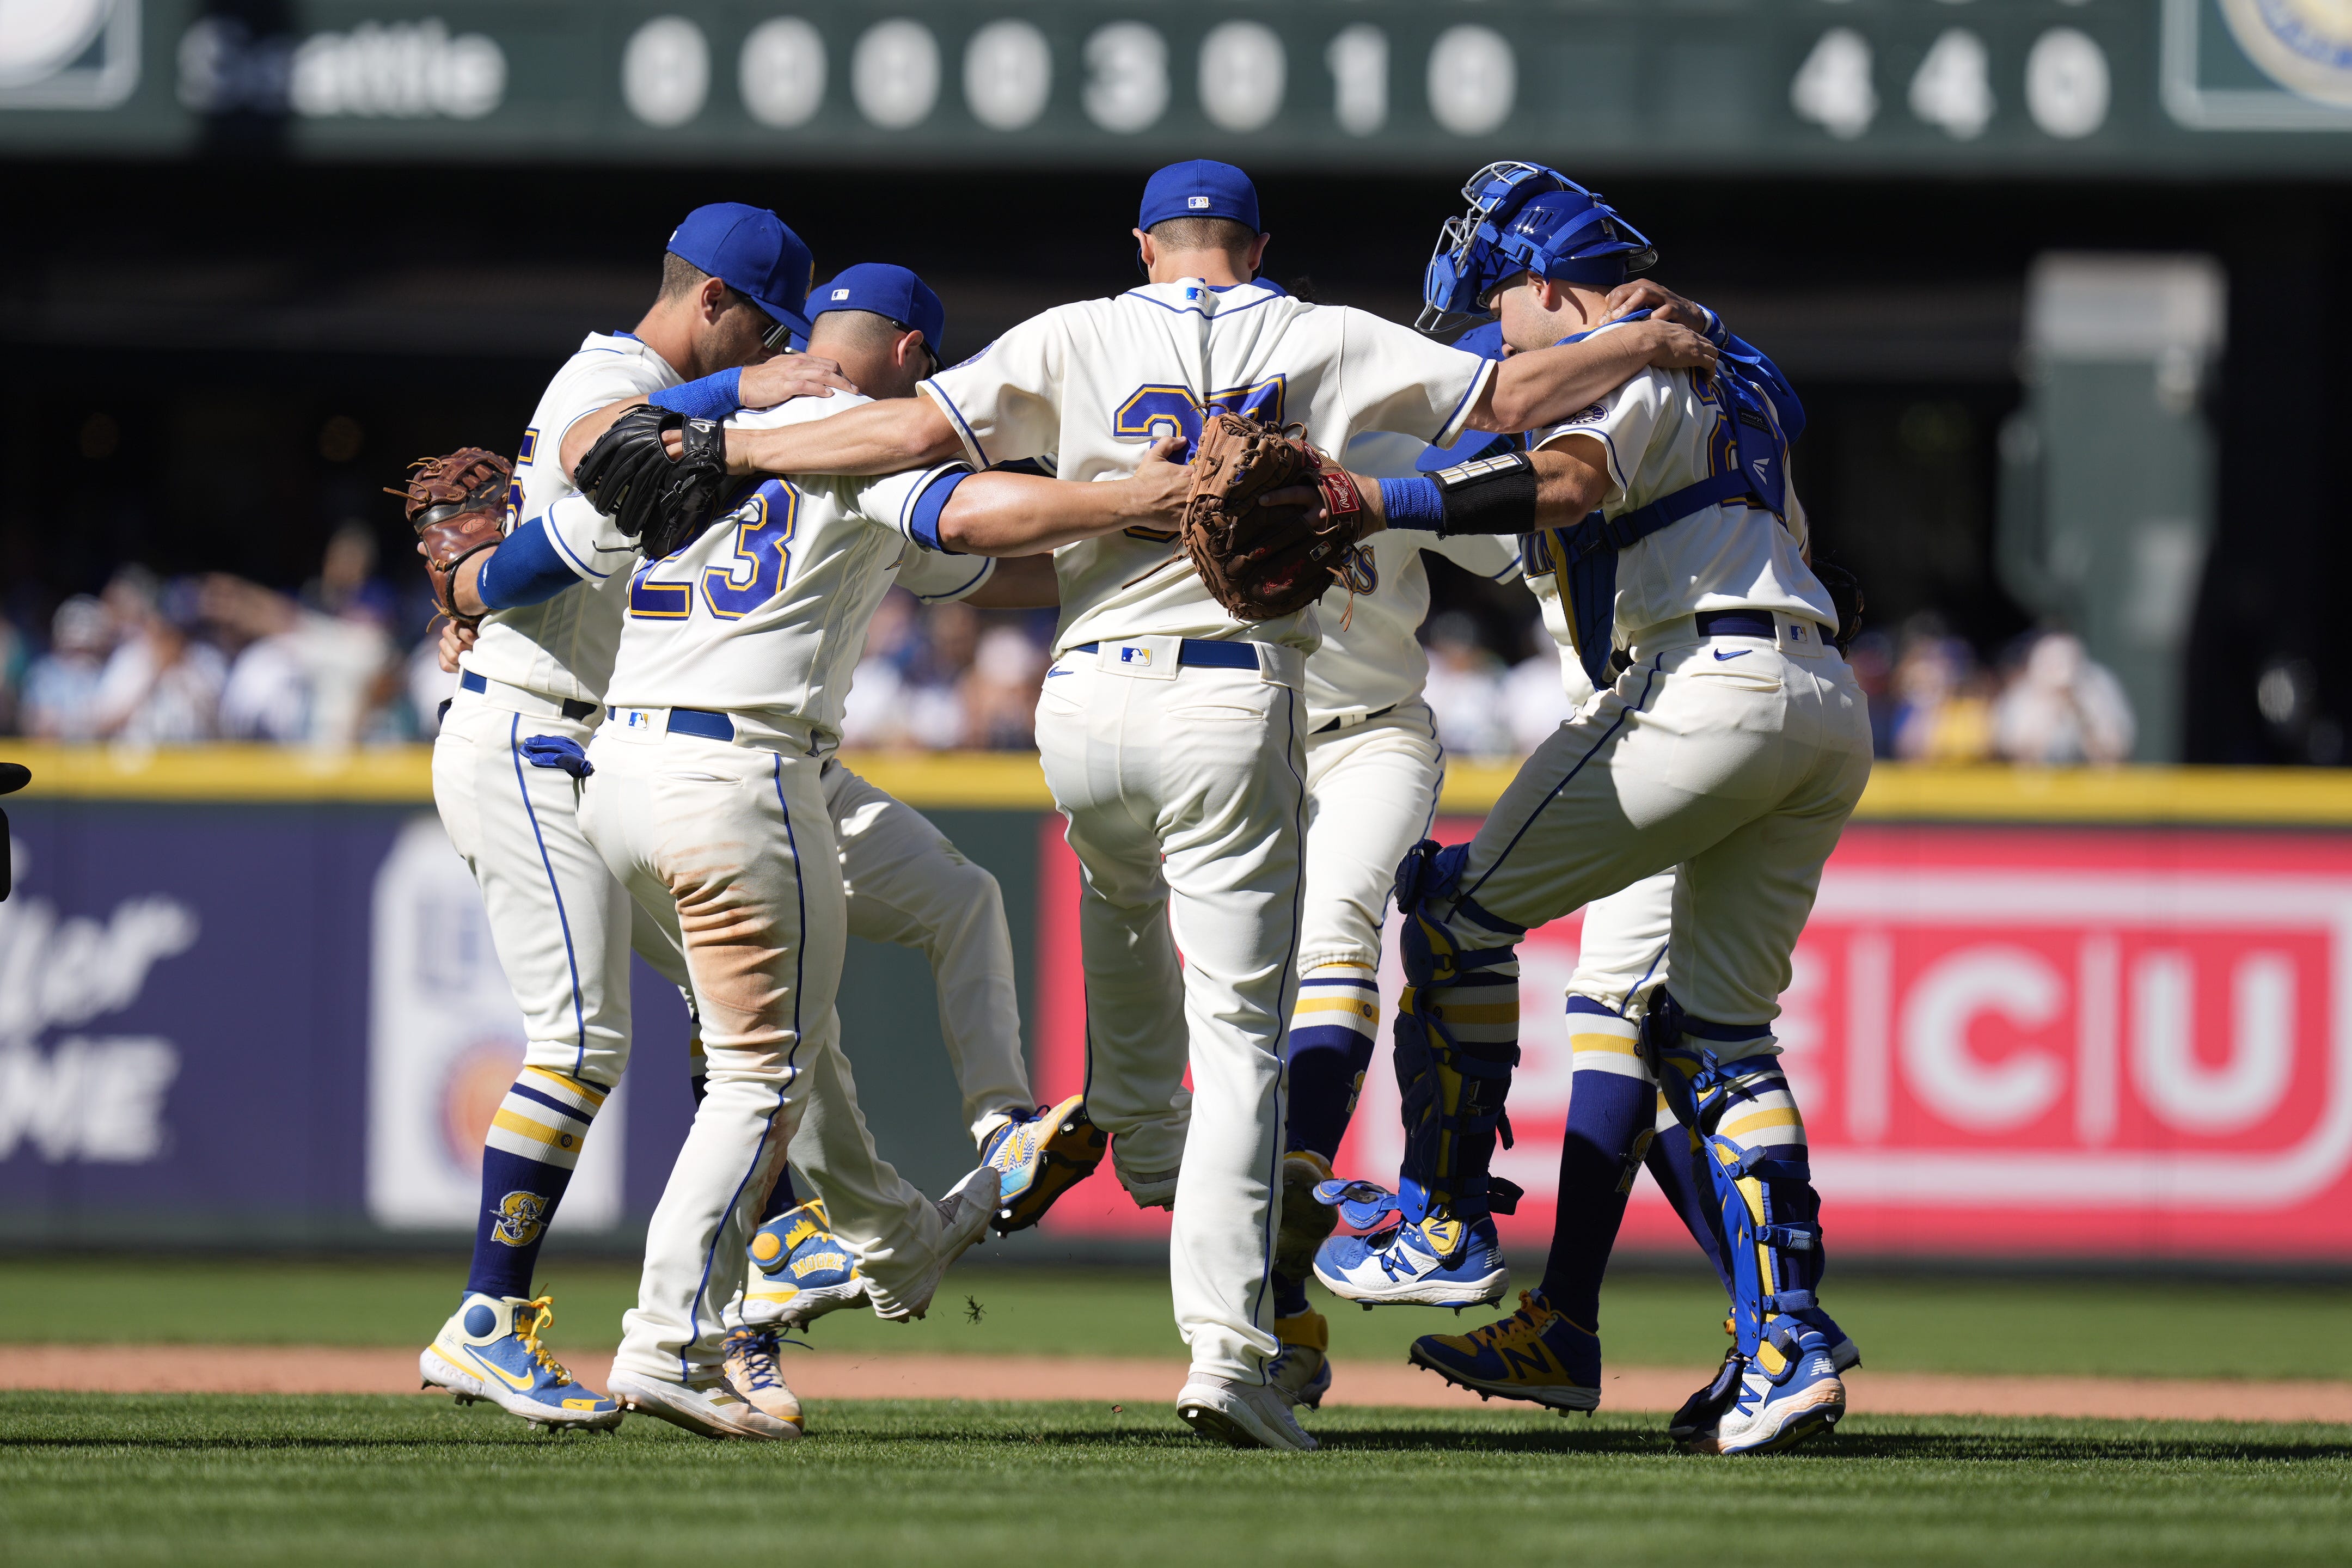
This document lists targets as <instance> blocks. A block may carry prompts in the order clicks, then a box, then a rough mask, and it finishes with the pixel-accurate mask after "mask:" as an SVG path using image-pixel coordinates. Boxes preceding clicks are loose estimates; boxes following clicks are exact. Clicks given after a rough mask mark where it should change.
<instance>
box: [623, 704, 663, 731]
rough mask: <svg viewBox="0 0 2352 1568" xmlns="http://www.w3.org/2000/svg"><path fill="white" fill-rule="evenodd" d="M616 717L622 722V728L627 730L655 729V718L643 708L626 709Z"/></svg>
mask: <svg viewBox="0 0 2352 1568" xmlns="http://www.w3.org/2000/svg"><path fill="white" fill-rule="evenodd" d="M614 717H615V718H617V719H619V720H620V721H621V728H623V729H625V730H650V729H652V728H653V727H654V716H653V715H652V714H650V713H648V712H646V710H644V709H642V708H624V709H622V710H621V711H620V712H619V713H617V714H615V715H614Z"/></svg>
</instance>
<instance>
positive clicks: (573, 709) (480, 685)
mask: <svg viewBox="0 0 2352 1568" xmlns="http://www.w3.org/2000/svg"><path fill="white" fill-rule="evenodd" d="M457 684H458V685H459V686H461V687H464V688H465V689H467V690H468V691H477V692H480V693H481V694H482V695H484V696H486V697H487V696H488V695H489V690H490V683H489V682H488V681H487V680H485V679H482V678H481V677H480V676H478V675H476V674H475V673H474V672H473V671H472V670H470V669H469V670H467V671H466V673H465V674H463V675H461V676H459V677H458V678H457ZM549 700H550V701H552V700H553V699H552V698H551V699H549ZM595 711H596V704H594V703H593V702H583V701H581V700H579V699H578V698H576V697H567V698H565V699H564V700H563V716H564V717H565V718H566V719H569V720H572V721H573V722H574V723H577V722H578V721H581V720H583V719H585V718H587V717H588V716H589V715H590V714H592V713H593V712H595Z"/></svg>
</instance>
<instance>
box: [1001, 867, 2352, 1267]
mask: <svg viewBox="0 0 2352 1568" xmlns="http://www.w3.org/2000/svg"><path fill="white" fill-rule="evenodd" d="M1055 826H1057V825H1055ZM1475 826H1476V825H1475V822H1467V821H1451V822H1443V823H1441V824H1440V825H1439V830H1438V831H1439V837H1442V838H1444V839H1446V840H1447V841H1449V842H1452V841H1458V840H1460V839H1463V838H1466V837H1469V835H1470V834H1471V833H1472V832H1473V831H1475ZM1040 857H1041V871H1040V875H1041V879H1042V885H1041V889H1040V895H1041V900H1040V901H1041V905H1042V907H1043V910H1044V911H1045V918H1044V919H1043V921H1041V926H1040V932H1039V938H1040V942H1041V943H1042V944H1049V945H1045V946H1044V947H1042V948H1041V955H1040V963H1039V973H1040V974H1041V976H1042V977H1043V982H1042V985H1043V994H1041V996H1040V1000H1039V1007H1040V1012H1039V1019H1038V1023H1039V1039H1040V1043H1041V1047H1042V1051H1041V1061H1040V1069H1041V1079H1042V1081H1041V1084H1040V1089H1041V1090H1042V1091H1043V1092H1045V1093H1046V1094H1048V1095H1049V1096H1050V1095H1054V1094H1060V1093H1065V1092H1070V1091H1071V1088H1072V1087H1074V1086H1075V1085H1076V1083H1078V1082H1080V1081H1082V1079H1083V1072H1084V1049H1085V1047H1084V1040H1085V1035H1084V1019H1085V1013H1084V1007H1085V998H1084V995H1083V992H1082V990H1081V988H1080V986H1079V982H1078V973H1079V971H1078V959H1077V952H1076V896H1077V879H1076V863H1075V860H1074V858H1072V857H1071V856H1070V854H1069V851H1068V850H1067V849H1066V847H1063V845H1062V844H1061V842H1060V838H1059V835H1058V832H1056V831H1054V830H1053V829H1052V828H1050V827H1049V829H1048V830H1047V831H1046V832H1045V835H1044V840H1043V842H1042V843H1041V847H1040ZM1577 928H1578V921H1577V920H1576V919H1575V918H1574V917H1571V918H1570V919H1568V920H1565V921H1558V922H1555V923H1554V924H1552V925H1549V926H1547V927H1544V928H1542V929H1540V930H1539V931H1536V932H1534V933H1532V934H1531V935H1530V936H1529V938H1528V941H1527V942H1525V943H1524V944H1523V945H1522V947H1521V949H1520V954H1521V971H1522V975H1521V1016H1522V1017H1523V1018H1524V1019H1525V1020H1526V1022H1525V1024H1524V1026H1523V1032H1522V1036H1521V1048H1522V1052H1523V1059H1522V1061H1521V1064H1520V1067H1519V1068H1518V1071H1517V1078H1516V1081H1515V1083H1514V1086H1513V1090H1512V1098H1511V1121H1512V1124H1513V1127H1514V1129H1515V1130H1516V1132H1517V1146H1516V1147H1515V1148H1513V1149H1511V1150H1508V1151H1505V1152H1501V1153H1499V1154H1498V1156H1497V1158H1496V1171H1497V1172H1498V1173H1501V1174H1504V1175H1507V1176H1508V1177H1509V1178H1510V1179H1512V1180H1513V1181H1515V1182H1517V1183H1518V1184H1520V1185H1521V1186H1523V1187H1525V1188H1526V1189H1527V1191H1528V1198H1527V1201H1526V1202H1525V1203H1524V1204H1522V1205H1521V1208H1520V1212H1519V1213H1518V1214H1517V1215H1513V1216H1508V1217H1506V1218H1505V1219H1504V1220H1503V1221H1502V1228H1503V1234H1504V1237H1505V1239H1506V1240H1507V1242H1509V1243H1510V1244H1512V1245H1514V1246H1515V1247H1528V1248H1538V1247H1542V1246H1544V1245H1545V1244H1547V1243H1548V1241H1549V1237H1550V1223H1551V1208H1552V1200H1553V1197H1554V1194H1555V1191H1556V1184H1557V1172H1558V1167H1559V1144H1560V1138H1561V1133H1562V1130H1563V1128H1564V1126H1565V1123H1566V1118H1567V1113H1568V1104H1569V1096H1570V1083H1571V1079H1572V1072H1571V1068H1570V1051H1569V1047H1568V1032H1567V1026H1566V1021H1565V1016H1564V1014H1563V1012H1562V1007H1561V994H1562V991H1563V989H1564V987H1565V984H1566V982H1567V981H1568V979H1569V976H1570V973H1572V972H1573V970H1574V968H1575V961H1576V942H1577ZM1051 944H1058V945H1051ZM1389 951H1390V956H1389V957H1388V958H1387V962H1386V965H1385V970H1384V973H1383V975H1382V981H1381V991H1382V999H1383V1026H1384V1028H1385V1026H1386V1020H1387V1019H1389V1018H1390V1017H1391V1016H1393V1013H1394V1009H1395V1003H1396V996H1397V993H1398V990H1399V988H1400V986H1401V984H1402V977H1401V976H1400V975H1399V974H1398V973H1397V972H1396V968H1395V963H1394V960H1393V956H1392V955H1393V952H1394V942H1393V940H1391V942H1390V943H1389ZM2347 977H2352V843H2347V840H2346V839H2345V838H2344V837H2340V836H2334V835H2320V834H2308V835H2306V834H2292V833H2282V834H2249V833H2228V832H2194V831H2180V830H2170V829H2167V830H2136V829H2104V828H2094V829H2073V828H2026V829H1999V828H1988V827H1974V826H1939V827H1926V826H1879V825H1856V826H1853V827H1851V828H1850V829H1849V830H1848V832H1847V834H1846V837H1845V839H1844V842H1843V844H1842V845H1841V847H1839V849H1838V852H1837V854H1836V855H1835V856H1834V857H1833V858H1832V860H1831V861H1830V864H1829V867H1828V868H1827V871H1826V872H1825V874H1824V876H1823V878H1822V892H1821V898H1820V900H1819V902H1818V904H1817V905H1816V907H1815V910H1814V914H1813V918H1812V921H1811V923H1810V924H1809V925H1808V927H1807V929H1806V931H1805V935H1804V937H1803V939H1802V941H1801V943H1800V944H1799V947H1798V949H1797V952H1796V955H1795V963H1794V978H1793V982H1792V984H1791V986H1790V991H1789V992H1788V994H1786V996H1785V997H1784V998H1783V1007H1784V1011H1783V1015H1782V1017H1781V1019H1780V1024H1779V1025H1778V1036H1779V1039H1780V1045H1781V1047H1782V1052H1783V1060H1784V1062H1785V1064H1786V1066H1787V1068H1788V1071H1789V1076H1790V1081H1791V1083H1792V1084H1793V1086H1794V1088H1795V1089H1796V1092H1797V1096H1798V1100H1799V1104H1800V1105H1801V1108H1802V1110H1803V1112H1804V1116H1805V1123H1806V1131H1807V1135H1808V1137H1809V1139H1810V1141H1811V1150H1812V1161H1813V1168H1814V1173H1815V1175H1816V1179H1817V1183H1818V1185H1819V1186H1820V1187H1821V1190H1822V1198H1823V1205H1824V1209H1823V1219H1824V1223H1825V1224H1827V1225H1828V1226H1829V1227H1830V1237H1831V1246H1832V1249H1833V1250H1836V1249H1843V1250H1844V1251H1846V1252H1847V1253H1848V1254H1849V1255H1852V1254H1855V1253H1870V1254H1874V1255H1880V1256H1888V1255H1916V1256H1943V1255H1968V1256H1980V1257H1988V1258H2020V1257H2028V1256H2032V1255H2036V1254H2045V1255H2066V1256H2083V1257H2107V1258H2155V1257H2175V1256H2179V1257H2198V1258H2236V1259H2242V1260H2261V1261H2275V1262H2314V1263H2342V1262H2346V1261H2352V998H2347V992H2346V981H2347ZM1401 1152H1402V1140H1401V1137H1400V1135H1399V1132H1398V1129H1397V1094H1396V1088H1395V1081H1394V1077H1393V1074H1392V1071H1391V1068H1390V1067H1389V1063H1388V1054H1387V1051H1386V1049H1385V1043H1384V1044H1383V1048H1382V1049H1381V1052H1380V1053H1379V1055H1378V1056H1376V1058H1375V1059H1374V1062H1373V1066H1372V1070H1371V1072H1370V1075H1369V1076H1368V1079H1367V1081H1366V1085H1365V1093H1364V1096H1363V1102H1362V1104H1361V1106H1360V1109H1359V1110H1358V1112H1357V1117H1356V1121H1355V1123H1354V1125H1353V1127H1352V1128H1351V1129H1350V1131H1349V1142H1348V1143H1347V1145H1346V1146H1345V1147H1344V1148H1343V1149H1342V1151H1341V1159H1340V1162H1339V1163H1340V1166H1341V1168H1342V1170H1343V1172H1344V1173H1349V1174H1356V1175H1363V1176H1369V1177H1371V1178H1372V1179H1375V1180H1379V1181H1381V1182H1382V1183H1383V1184H1393V1181H1394V1176H1395V1172H1396V1168H1397V1161H1398V1157H1399V1155H1400V1153H1401ZM1048 1225H1049V1227H1051V1226H1056V1225H1058V1226H1059V1227H1060V1229H1061V1230H1062V1232H1063V1234H1065V1235H1118V1236H1145V1235H1154V1234H1164V1232H1165V1229H1166V1216H1165V1215H1159V1214H1150V1215H1145V1214H1139V1213H1138V1211H1136V1210H1135V1209H1134V1208H1133V1207H1132V1206H1131V1205H1129V1204H1128V1203H1127V1201H1126V1199H1125V1197H1124V1195H1123V1194H1120V1193H1119V1192H1118V1189H1117V1187H1116V1185H1115V1184H1112V1183H1108V1182H1102V1181H1097V1182H1092V1183H1089V1184H1087V1185H1086V1186H1085V1187H1082V1188H1080V1189H1079V1190H1078V1191H1077V1192H1075V1193H1073V1194H1071V1195H1070V1196H1069V1197H1068V1198H1066V1199H1065V1200H1064V1201H1063V1203H1062V1205H1061V1206H1060V1207H1058V1208H1057V1209H1056V1210H1055V1215H1054V1216H1053V1217H1052V1219H1050V1220H1049V1221H1048ZM1624 1245H1626V1246H1628V1247H1642V1248H1645V1249H1651V1250H1660V1251H1671V1250H1676V1249H1679V1248H1682V1247H1688V1246H1689V1245H1690V1242H1689V1240H1688V1238H1687V1237H1686V1236H1685V1234H1684V1232H1683V1230H1682V1228H1681V1225H1680V1222H1679V1221H1678V1220H1677V1219H1676V1217H1675V1215H1674V1214H1673V1212H1672V1211H1671V1210H1670V1209H1668V1208H1667V1207H1666V1206H1665V1205H1664V1203H1663V1202H1662V1201H1661V1200H1660V1199H1659V1198H1658V1196H1657V1194H1656V1191H1655V1188H1654V1186H1653V1185H1652V1184H1650V1183H1649V1182H1648V1181H1647V1180H1646V1179H1645V1180H1643V1182H1641V1183H1640V1184H1638V1185H1637V1187H1636V1189H1635V1197H1634V1201H1633V1206H1632V1208H1631V1210H1630V1211H1629V1213H1628V1215H1627V1218H1626V1224H1625V1230H1624Z"/></svg>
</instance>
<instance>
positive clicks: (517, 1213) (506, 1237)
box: [496, 1193, 547, 1247]
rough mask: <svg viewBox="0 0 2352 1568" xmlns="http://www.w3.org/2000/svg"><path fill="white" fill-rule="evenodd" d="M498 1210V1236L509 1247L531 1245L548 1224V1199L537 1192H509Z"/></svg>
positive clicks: (502, 1199) (500, 1202)
mask: <svg viewBox="0 0 2352 1568" xmlns="http://www.w3.org/2000/svg"><path fill="white" fill-rule="evenodd" d="M496 1212H497V1214H498V1216H499V1217H498V1226H497V1233H498V1238H499V1240H500V1241H502V1242H504V1243H506V1245H507V1246H509V1247H529V1246H530V1244H531V1243H532V1242H534V1241H536V1240H538V1239H539V1233H540V1232H541V1230H543V1229H545V1228H546V1226H547V1200H546V1199H545V1198H543V1197H541V1196H540V1195H539V1194H537V1193H509V1194H507V1195H506V1196H504V1197H502V1198H500V1199H499V1206H498V1209H497V1211H496Z"/></svg>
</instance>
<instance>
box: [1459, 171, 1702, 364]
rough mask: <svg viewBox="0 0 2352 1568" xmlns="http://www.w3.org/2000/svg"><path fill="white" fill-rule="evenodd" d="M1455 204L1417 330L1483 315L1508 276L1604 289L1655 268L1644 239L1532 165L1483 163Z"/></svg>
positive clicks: (1568, 183)
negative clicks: (1461, 204)
mask: <svg viewBox="0 0 2352 1568" xmlns="http://www.w3.org/2000/svg"><path fill="white" fill-rule="evenodd" d="M1462 195H1463V199H1464V200H1465V201H1467V202H1468V203H1469V204H1470V209H1469V211H1467V212H1465V213H1464V214H1463V215H1462V216H1459V217H1450V218H1447V219H1446V220H1445V224H1444V227H1442V228H1441V229H1439V230H1438V235H1437V248H1436V249H1435V250H1434V251H1433V252H1432V253H1431V255H1430V258H1429V270H1428V271H1427V272H1426V273H1425V274H1424V275H1423V279H1422V286H1421V297H1422V310H1421V317H1420V319H1419V320H1418V321H1414V323H1413V325H1414V326H1415V327H1417V328H1419V329H1420V330H1421V331H1424V332H1431V333H1435V334H1440V335H1443V334H1444V333H1445V332H1448V331H1452V330H1453V329H1454V328H1456V327H1458V326H1460V325H1461V324H1462V323H1463V322H1464V321H1466V320H1469V319H1472V318H1475V317H1478V316H1484V315H1486V314H1488V313H1489V311H1488V307H1487V304H1486V300H1487V297H1488V296H1489V295H1491V294H1492V293H1493V292H1494V291H1495V289H1496V287H1498V286H1499V285H1500V284H1501V283H1502V282H1503V280H1504V279H1507V278H1510V277H1512V276H1514V275H1516V274H1517V273H1521V272H1533V273H1536V274H1538V276H1540V277H1544V278H1557V279H1560V280H1561V281H1563V282H1569V283H1584V284H1590V285H1593V286H1595V287H1600V288H1612V289H1613V288H1615V287H1616V286H1617V285H1618V284H1620V283H1622V282H1623V281H1625V279H1628V278H1630V277H1632V276H1633V274H1635V273H1637V272H1646V271H1648V270H1649V269H1650V268H1653V267H1654V266H1656V265H1657V264H1658V251H1657V247H1655V246H1654V245H1652V244H1651V243H1650V240H1649V237H1648V236H1646V235H1644V234H1643V233H1642V232H1641V230H1639V229H1637V228H1635V227H1634V226H1633V225H1632V224H1629V223H1627V222H1626V221H1625V220H1624V219H1623V218H1622V216H1619V215H1618V213H1617V209H1616V208H1614V207H1612V206H1611V205H1609V204H1608V203H1607V202H1606V201H1604V200H1602V199H1601V194H1600V193H1599V192H1597V191H1588V190H1586V189H1585V188H1584V187H1583V186H1582V185H1580V184H1577V183H1576V182H1575V181H1573V180H1571V179H1570V178H1569V177H1568V176H1567V175H1565V174H1560V173H1559V171H1558V170H1556V169H1547V168H1545V167H1544V166H1543V165H1542V164H1540V163H1489V164H1487V165H1486V167H1485V168H1483V169H1481V170H1479V171H1478V172H1477V173H1476V174H1473V175H1471V176H1470V181H1469V183H1468V184H1465V185H1464V186H1463V187H1462Z"/></svg>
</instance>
